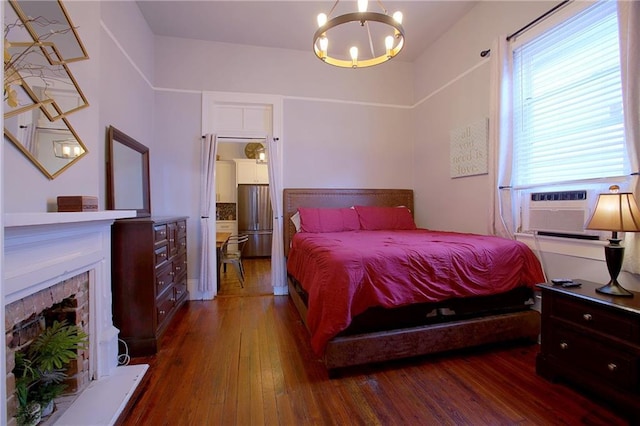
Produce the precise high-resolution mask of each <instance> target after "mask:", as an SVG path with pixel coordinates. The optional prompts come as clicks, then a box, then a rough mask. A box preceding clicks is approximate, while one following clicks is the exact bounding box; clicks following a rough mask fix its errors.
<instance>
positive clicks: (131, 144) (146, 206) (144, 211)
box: [106, 126, 151, 217]
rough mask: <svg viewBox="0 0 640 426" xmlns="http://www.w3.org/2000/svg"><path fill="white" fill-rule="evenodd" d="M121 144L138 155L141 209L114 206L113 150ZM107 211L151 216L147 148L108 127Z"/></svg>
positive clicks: (114, 169)
mask: <svg viewBox="0 0 640 426" xmlns="http://www.w3.org/2000/svg"><path fill="white" fill-rule="evenodd" d="M115 144H121V145H123V146H125V147H127V148H130V149H131V150H133V151H135V152H137V153H139V154H140V160H141V162H142V208H138V209H136V208H135V207H134V208H127V207H126V206H116V205H115V204H116V201H115V200H116V193H115V192H116V188H115V173H116V168H117V165H116V164H113V160H114V156H113V148H114V146H115ZM106 165H107V210H135V211H136V213H137V216H138V217H148V216H151V196H150V184H149V180H150V179H149V148H147V147H146V146H145V145H143V144H141V143H140V142H138V141H136V140H135V139H133V138H132V137H131V136H128V135H127V134H125V133H124V132H122V131H120V130H118V129H116V128H115V127H113V126H109V128H108V130H107V157H106Z"/></svg>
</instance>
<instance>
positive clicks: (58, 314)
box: [5, 272, 90, 423]
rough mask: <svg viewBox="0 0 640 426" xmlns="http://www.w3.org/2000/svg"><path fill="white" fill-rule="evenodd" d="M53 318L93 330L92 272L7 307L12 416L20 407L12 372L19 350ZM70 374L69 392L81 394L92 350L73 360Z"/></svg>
mask: <svg viewBox="0 0 640 426" xmlns="http://www.w3.org/2000/svg"><path fill="white" fill-rule="evenodd" d="M49 318H55V319H58V320H61V319H65V320H67V321H68V322H69V324H75V325H77V326H79V327H80V328H82V329H83V330H84V332H85V333H87V334H88V333H89V321H90V314H89V272H84V273H81V274H78V275H76V276H75V277H72V278H69V279H67V280H64V281H62V282H59V283H58V284H55V285H53V286H51V287H48V288H46V289H44V290H40V291H39V292H37V293H33V294H31V295H29V296H26V297H24V298H22V299H20V300H17V301H15V302H13V303H11V304H9V305H7V306H6V307H5V330H6V339H5V341H6V342H7V347H6V364H7V418H8V419H12V418H13V417H14V416H15V415H16V413H17V408H18V403H17V400H16V398H15V394H14V392H15V377H14V375H13V374H12V373H11V371H12V370H13V368H14V366H15V353H16V352H18V351H21V350H24V349H25V348H27V347H28V346H29V344H31V342H32V341H33V339H34V338H36V337H37V335H38V334H39V333H40V332H41V331H42V327H43V325H45V326H49V325H50V320H48V319H49ZM41 323H43V324H41ZM67 374H68V379H67V380H66V381H65V385H66V386H67V387H66V393H69V394H79V393H81V392H82V391H83V390H84V389H85V388H86V387H87V386H88V385H89V381H90V373H89V352H88V351H86V350H82V351H79V353H78V357H77V358H76V359H75V360H73V361H71V363H70V365H69V368H68V372H67ZM7 423H11V422H10V421H9V422H7Z"/></svg>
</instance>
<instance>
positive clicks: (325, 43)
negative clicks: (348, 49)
mask: <svg viewBox="0 0 640 426" xmlns="http://www.w3.org/2000/svg"><path fill="white" fill-rule="evenodd" d="M327 47H329V39H328V38H326V37H320V50H322V52H324V53H325V54H326V53H327Z"/></svg>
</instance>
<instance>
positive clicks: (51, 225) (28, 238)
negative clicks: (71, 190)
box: [3, 210, 148, 424]
mask: <svg viewBox="0 0 640 426" xmlns="http://www.w3.org/2000/svg"><path fill="white" fill-rule="evenodd" d="M135 216H136V212H135V211H134V210H109V211H98V212H68V213H67V212H65V213H5V214H4V216H3V222H4V270H3V284H4V285H3V291H4V303H5V305H9V304H10V303H12V302H15V301H18V300H21V299H22V298H24V297H26V296H28V295H31V294H35V293H37V292H39V291H41V290H44V289H47V288H48V287H51V286H53V285H55V284H56V283H59V282H62V281H64V280H66V279H69V278H71V277H73V276H76V275H78V274H80V273H84V272H89V277H90V278H89V299H90V309H89V311H90V317H91V319H90V333H89V334H90V336H91V337H90V340H89V351H90V356H89V360H90V361H89V369H90V376H91V378H92V379H93V380H92V382H91V383H90V385H89V387H88V388H87V389H86V390H85V391H83V392H82V394H81V395H79V397H78V399H77V400H76V402H74V403H73V404H72V405H71V407H69V408H68V410H67V411H66V412H64V414H62V417H63V418H62V419H60V421H61V422H62V424H66V423H65V422H67V421H72V422H79V423H77V424H85V423H83V422H84V421H85V420H87V421H89V420H88V419H98V418H99V419H100V420H101V421H100V424H112V423H113V421H114V419H117V416H118V414H119V413H120V412H121V410H122V409H123V408H124V405H125V404H126V401H127V400H128V398H129V397H130V396H131V393H132V389H135V387H136V386H137V385H138V384H139V382H140V380H141V378H142V376H143V375H144V373H145V371H146V369H147V368H148V366H147V365H139V366H125V367H118V333H119V330H118V329H117V328H116V327H114V325H113V319H112V312H111V304H112V300H111V299H112V298H111V224H112V223H113V222H114V221H115V220H116V219H123V218H130V217H135ZM105 394H108V397H107V396H105ZM92 421H93V420H92Z"/></svg>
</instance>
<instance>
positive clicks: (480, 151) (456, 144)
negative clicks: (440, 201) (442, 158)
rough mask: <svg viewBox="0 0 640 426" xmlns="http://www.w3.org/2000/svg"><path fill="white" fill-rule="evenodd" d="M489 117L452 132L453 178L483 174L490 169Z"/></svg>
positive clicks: (451, 163) (451, 161)
mask: <svg viewBox="0 0 640 426" xmlns="http://www.w3.org/2000/svg"><path fill="white" fill-rule="evenodd" d="M488 132H489V119H488V118H483V119H481V120H478V121H476V122H473V123H470V124H469V125H467V126H463V127H459V128H457V129H454V130H451V132H450V141H451V149H450V157H449V161H450V174H451V177H452V178H458V177H464V176H475V175H483V174H487V173H488V172H489V170H488V167H489V166H488Z"/></svg>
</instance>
